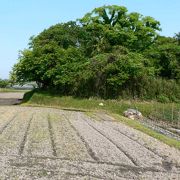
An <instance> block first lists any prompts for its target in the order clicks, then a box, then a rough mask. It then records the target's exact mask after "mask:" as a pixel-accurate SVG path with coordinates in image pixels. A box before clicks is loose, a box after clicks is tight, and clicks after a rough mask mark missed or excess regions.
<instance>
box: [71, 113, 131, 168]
mask: <svg viewBox="0 0 180 180" xmlns="http://www.w3.org/2000/svg"><path fill="white" fill-rule="evenodd" d="M70 122H71V123H72V124H73V126H74V127H75V128H76V129H77V131H78V132H79V134H80V135H81V136H82V137H83V138H84V139H85V140H86V142H87V143H88V144H89V146H90V147H91V149H92V150H93V151H94V153H95V154H96V156H98V157H99V160H100V161H106V162H112V161H113V162H114V163H121V162H122V163H124V164H131V165H134V163H133V162H132V161H131V160H130V159H129V158H128V157H127V156H126V155H125V154H124V153H123V152H121V151H119V149H118V148H117V147H116V146H115V145H114V144H113V143H111V142H110V141H109V140H108V139H107V138H105V137H104V136H103V135H101V134H100V133H99V132H98V131H96V130H95V129H93V128H92V127H91V126H89V125H88V124H87V122H85V120H84V119H83V118H82V117H81V115H80V113H77V114H73V115H72V116H71V118H70Z"/></svg>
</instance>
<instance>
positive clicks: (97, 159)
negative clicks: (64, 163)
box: [66, 118, 100, 161]
mask: <svg viewBox="0 0 180 180" xmlns="http://www.w3.org/2000/svg"><path fill="white" fill-rule="evenodd" d="M66 119H67V118H66ZM67 120H68V122H69V124H70V126H71V127H72V129H73V130H74V131H75V132H76V134H77V136H78V137H79V138H80V139H81V141H82V143H83V144H84V145H85V147H86V149H87V152H88V153H89V155H90V156H91V158H92V159H94V160H95V161H99V160H100V159H99V157H98V156H96V154H95V152H94V151H93V149H92V148H91V147H90V146H89V144H88V143H87V142H86V140H85V139H84V138H83V137H82V136H81V135H80V133H79V132H78V130H77V129H76V128H75V127H74V126H73V124H72V123H71V122H70V121H69V119H67Z"/></svg>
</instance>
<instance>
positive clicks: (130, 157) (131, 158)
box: [86, 121, 139, 166]
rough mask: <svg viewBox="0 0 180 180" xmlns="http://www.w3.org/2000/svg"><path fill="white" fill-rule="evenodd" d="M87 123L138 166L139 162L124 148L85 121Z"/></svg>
mask: <svg viewBox="0 0 180 180" xmlns="http://www.w3.org/2000/svg"><path fill="white" fill-rule="evenodd" d="M86 122H87V124H88V125H89V126H91V127H92V128H93V129H94V130H95V131H97V132H98V133H99V134H101V135H102V136H103V137H105V138H106V139H107V140H108V141H109V142H111V143H112V144H114V145H115V146H116V147H117V148H118V149H119V150H120V151H121V152H123V153H124V154H125V155H126V156H127V158H129V159H130V160H131V162H132V163H133V164H134V165H135V166H138V165H139V164H138V163H137V161H136V160H135V159H134V158H133V157H132V156H131V155H130V154H128V153H127V152H126V151H125V150H124V149H122V148H121V147H120V146H118V145H117V144H116V143H114V141H112V139H110V138H109V137H108V136H106V135H105V134H104V133H102V132H101V131H100V130H98V129H97V128H96V127H94V126H93V125H92V124H90V123H89V122H88V121H86Z"/></svg>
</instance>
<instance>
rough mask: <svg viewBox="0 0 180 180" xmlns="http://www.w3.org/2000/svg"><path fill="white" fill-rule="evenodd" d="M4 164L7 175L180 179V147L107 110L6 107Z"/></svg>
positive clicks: (0, 115) (0, 109)
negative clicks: (91, 114)
mask: <svg viewBox="0 0 180 180" xmlns="http://www.w3.org/2000/svg"><path fill="white" fill-rule="evenodd" d="M96 116H98V117H99V118H98V120H96V118H95V117H96ZM0 169H1V171H0V179H4V180H5V179H163V180H164V179H180V151H179V150H177V149H175V148H171V147H169V146H167V145H165V144H163V143H161V142H159V141H158V140H156V139H154V138H152V137H150V136H148V135H145V134H144V133H142V132H139V131H137V130H135V129H133V128H131V127H128V126H126V125H124V124H122V123H120V122H116V121H114V119H113V118H111V117H109V116H108V115H105V114H98V115H96V114H95V115H94V117H93V118H90V117H88V116H87V115H85V114H84V113H82V112H74V111H64V110H57V109H52V108H35V107H34V108H33V107H21V106H0Z"/></svg>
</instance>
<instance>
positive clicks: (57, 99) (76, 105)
mask: <svg viewBox="0 0 180 180" xmlns="http://www.w3.org/2000/svg"><path fill="white" fill-rule="evenodd" d="M101 102H102V103H103V104H104V106H99V103H101ZM23 104H25V105H30V106H47V107H55V108H61V109H75V110H83V111H87V112H90V111H92V112H94V111H98V110H101V111H102V110H103V111H106V112H107V113H109V114H111V115H112V116H114V117H115V119H117V120H119V121H121V122H122V123H124V124H126V125H128V126H130V127H133V128H134V129H137V130H139V131H142V132H144V133H146V134H148V135H150V136H152V137H154V138H156V139H158V140H160V141H162V142H164V143H166V144H168V145H170V146H173V147H175V148H178V149H180V142H179V141H176V140H174V139H171V138H168V137H166V136H164V135H162V134H159V133H157V132H154V131H153V130H151V129H149V128H147V127H144V126H143V125H142V124H141V123H139V122H138V121H135V120H130V119H127V118H124V117H122V116H120V115H122V114H123V112H124V111H125V110H127V109H128V108H137V109H138V110H139V111H141V112H142V113H143V115H144V116H149V115H153V114H155V111H154V109H156V108H157V107H158V108H159V109H158V110H157V109H156V111H159V113H160V110H162V109H161V108H163V111H165V109H170V107H172V106H173V108H174V109H178V110H179V109H180V105H179V104H162V103H158V102H140V101H130V100H102V99H95V98H89V99H81V98H74V97H71V96H59V95H54V94H52V93H47V92H42V91H31V92H28V93H26V94H25V96H24V101H23ZM87 114H88V113H87ZM90 114H91V113H90ZM167 114H168V112H167ZM164 117H165V116H164ZM166 121H168V122H169V120H168V119H166ZM171 123H172V122H171ZM174 123H178V120H177V122H176V121H175V122H174Z"/></svg>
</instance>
